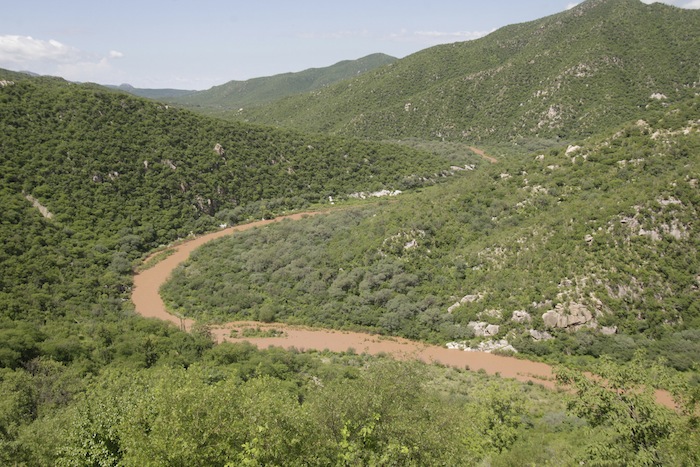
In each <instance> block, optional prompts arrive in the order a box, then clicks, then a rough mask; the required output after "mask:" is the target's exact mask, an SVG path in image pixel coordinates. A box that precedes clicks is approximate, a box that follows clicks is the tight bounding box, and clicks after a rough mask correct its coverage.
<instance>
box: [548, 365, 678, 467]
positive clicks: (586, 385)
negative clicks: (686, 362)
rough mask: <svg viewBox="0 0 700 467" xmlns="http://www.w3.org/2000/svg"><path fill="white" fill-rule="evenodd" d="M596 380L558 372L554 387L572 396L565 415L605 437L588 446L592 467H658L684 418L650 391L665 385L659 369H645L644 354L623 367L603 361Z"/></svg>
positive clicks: (574, 373)
mask: <svg viewBox="0 0 700 467" xmlns="http://www.w3.org/2000/svg"><path fill="white" fill-rule="evenodd" d="M595 373H596V374H595V375H593V376H591V375H586V374H583V373H581V372H579V371H574V370H570V369H565V368H561V369H559V370H558V371H557V375H556V377H557V382H558V383H559V384H561V385H563V386H565V387H567V388H569V389H571V390H572V391H573V392H574V395H573V396H572V397H571V398H570V400H569V403H568V408H569V411H570V412H571V413H572V414H573V415H575V416H577V417H581V418H584V419H585V420H587V421H588V423H589V425H590V427H591V429H593V430H600V429H605V430H606V431H607V432H608V433H609V436H608V437H606V438H605V440H604V441H599V442H596V443H592V444H591V445H590V446H589V447H588V453H587V455H588V459H587V461H589V462H590V463H591V464H592V465H639V466H642V465H644V466H646V465H662V464H664V462H663V460H664V453H663V450H662V449H661V448H662V446H667V445H668V441H669V440H670V439H671V438H672V437H675V436H676V435H677V430H678V429H679V427H680V426H681V424H680V422H681V421H682V419H681V418H680V417H679V416H678V415H676V414H674V412H673V411H671V410H670V409H668V408H666V407H664V406H662V405H660V404H659V403H658V402H657V400H656V395H655V390H654V387H655V385H656V384H659V383H661V382H664V381H666V382H669V381H670V379H669V378H670V375H669V374H668V372H667V371H666V370H665V369H664V368H663V366H662V365H660V364H651V365H650V364H649V362H648V360H647V361H645V357H644V355H643V353H641V352H637V353H636V354H635V357H634V359H633V360H632V361H631V362H630V363H628V364H625V365H616V364H615V363H614V362H613V361H612V359H611V358H609V357H601V359H600V361H599V362H598V364H597V365H596V371H595Z"/></svg>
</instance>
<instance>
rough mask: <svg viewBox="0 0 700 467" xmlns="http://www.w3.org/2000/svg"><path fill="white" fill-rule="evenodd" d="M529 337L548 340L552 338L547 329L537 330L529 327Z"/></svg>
mask: <svg viewBox="0 0 700 467" xmlns="http://www.w3.org/2000/svg"><path fill="white" fill-rule="evenodd" d="M530 337H532V338H533V339H534V340H536V341H548V340H550V339H554V337H552V335H551V334H550V333H548V332H547V331H538V330H537V329H530Z"/></svg>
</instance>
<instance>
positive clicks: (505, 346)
mask: <svg viewBox="0 0 700 467" xmlns="http://www.w3.org/2000/svg"><path fill="white" fill-rule="evenodd" d="M446 347H447V348H448V349H454V350H463V351H465V352H486V353H491V352H493V351H495V350H499V351H502V352H513V353H518V351H517V350H516V349H515V347H513V346H512V345H510V343H509V342H508V341H507V340H505V339H501V340H497V341H494V340H490V341H485V342H480V343H479V345H478V346H476V347H469V346H468V345H467V344H466V343H464V342H448V343H447V344H446Z"/></svg>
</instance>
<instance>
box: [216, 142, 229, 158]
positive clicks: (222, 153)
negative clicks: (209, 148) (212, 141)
mask: <svg viewBox="0 0 700 467" xmlns="http://www.w3.org/2000/svg"><path fill="white" fill-rule="evenodd" d="M214 152H215V153H217V154H218V155H220V156H221V157H223V156H225V155H226V151H224V147H223V146H222V145H220V144H219V143H216V146H214Z"/></svg>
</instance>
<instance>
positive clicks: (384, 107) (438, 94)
mask: <svg viewBox="0 0 700 467" xmlns="http://www.w3.org/2000/svg"><path fill="white" fill-rule="evenodd" d="M698 63H700V10H683V9H679V8H675V7H671V6H667V5H663V4H658V3H655V4H652V5H646V4H644V3H642V2H640V1H638V0H587V1H585V2H583V3H581V4H579V5H578V6H576V7H574V8H572V9H570V10H567V11H565V12H562V13H559V14H556V15H553V16H549V17H546V18H543V19H540V20H536V21H532V22H528V23H523V24H517V25H512V26H507V27H504V28H502V29H500V30H498V31H496V32H494V33H492V34H490V35H488V36H486V37H484V38H481V39H478V40H474V41H469V42H461V43H454V44H449V45H440V46H436V47H432V48H429V49H426V50H423V51H421V52H418V53H416V54H413V55H411V56H409V57H406V58H404V59H401V60H399V61H397V62H395V63H394V64H392V65H390V66H386V67H382V68H379V69H377V70H374V71H371V72H368V73H366V74H364V75H362V76H359V77H357V78H355V79H353V80H351V81H344V82H341V83H338V84H336V85H334V86H330V87H326V88H323V89H319V90H317V91H314V92H313V93H306V94H304V95H299V96H294V97H289V98H287V99H284V100H281V101H276V102H274V103H271V104H269V105H266V106H261V107H258V108H250V107H249V108H244V109H243V111H238V109H235V110H233V111H232V112H230V113H229V114H228V116H229V117H231V118H238V119H246V120H248V121H254V122H264V123H269V124H275V125H280V126H288V127H294V128H297V129H303V130H307V131H314V132H331V133H336V134H352V135H358V136H362V137H369V138H381V139H384V138H406V137H409V136H410V137H418V138H423V139H426V138H429V139H448V140H461V139H465V140H470V141H478V140H482V141H483V140H489V141H496V140H504V139H507V140H517V139H522V138H539V139H542V138H547V139H554V140H560V139H568V138H576V137H582V136H586V135H589V134H594V133H598V132H600V131H603V130H605V129H606V128H610V127H611V126H614V125H619V124H621V123H622V122H624V121H626V120H627V119H629V118H631V117H632V115H635V114H637V113H638V112H639V109H644V108H645V107H647V106H652V107H653V106H658V104H660V103H661V104H668V103H671V102H675V101H678V100H679V99H681V98H683V97H684V96H692V95H693V94H694V93H696V92H697V88H698Z"/></svg>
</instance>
